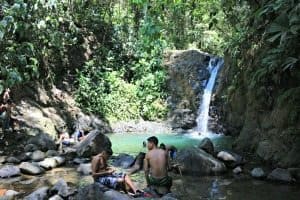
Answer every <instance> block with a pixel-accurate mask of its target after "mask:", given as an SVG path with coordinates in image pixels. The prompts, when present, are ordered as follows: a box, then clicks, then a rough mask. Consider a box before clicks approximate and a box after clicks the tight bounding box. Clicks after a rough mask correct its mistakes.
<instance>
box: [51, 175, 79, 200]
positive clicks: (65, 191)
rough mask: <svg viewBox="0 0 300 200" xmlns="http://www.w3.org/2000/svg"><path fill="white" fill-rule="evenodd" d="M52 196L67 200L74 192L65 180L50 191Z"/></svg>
mask: <svg viewBox="0 0 300 200" xmlns="http://www.w3.org/2000/svg"><path fill="white" fill-rule="evenodd" d="M50 192H51V194H52V195H53V194H57V195H59V196H61V197H63V198H67V197H69V196H71V195H73V194H74V192H75V191H74V190H72V189H70V188H69V187H68V184H67V183H66V182H65V181H64V180H63V179H59V180H58V181H57V182H56V183H55V185H54V186H53V187H52V188H51V189H50Z"/></svg>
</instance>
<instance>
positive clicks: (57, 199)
mask: <svg viewBox="0 0 300 200" xmlns="http://www.w3.org/2000/svg"><path fill="white" fill-rule="evenodd" d="M49 200H64V199H63V198H61V197H60V196H59V195H54V196H53V197H51V198H49Z"/></svg>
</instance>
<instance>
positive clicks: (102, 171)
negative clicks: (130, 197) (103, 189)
mask: <svg viewBox="0 0 300 200" xmlns="http://www.w3.org/2000/svg"><path fill="white" fill-rule="evenodd" d="M108 159H109V154H108V153H107V152H106V151H103V152H101V153H100V154H98V155H96V156H94V157H93V159H92V176H93V178H94V180H95V182H99V183H101V184H102V185H105V186H107V187H109V188H112V189H116V190H119V189H126V186H127V187H129V188H130V189H131V190H132V191H133V193H134V194H137V193H139V192H140V191H139V190H138V189H137V188H136V187H135V186H134V184H133V182H132V181H131V179H130V178H129V176H128V175H127V174H125V173H122V172H121V173H116V172H115V169H113V168H112V167H108V165H107V160H108ZM122 186H123V187H122ZM124 186H125V187H124ZM126 192H127V191H126Z"/></svg>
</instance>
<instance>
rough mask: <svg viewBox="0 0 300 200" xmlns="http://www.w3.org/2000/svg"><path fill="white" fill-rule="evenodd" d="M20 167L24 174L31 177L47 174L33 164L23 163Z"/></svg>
mask: <svg viewBox="0 0 300 200" xmlns="http://www.w3.org/2000/svg"><path fill="white" fill-rule="evenodd" d="M19 167H20V170H21V172H22V173H24V174H29V175H39V174H42V173H44V172H45V171H44V170H43V169H42V168H40V167H39V166H38V165H37V164H33V163H29V162H23V163H21V164H20V166H19Z"/></svg>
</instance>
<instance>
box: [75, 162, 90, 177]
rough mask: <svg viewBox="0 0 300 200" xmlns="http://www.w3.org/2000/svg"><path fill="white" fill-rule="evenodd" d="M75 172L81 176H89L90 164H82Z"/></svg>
mask: <svg viewBox="0 0 300 200" xmlns="http://www.w3.org/2000/svg"><path fill="white" fill-rule="evenodd" d="M77 172H79V173H81V174H82V175H86V176H87V175H90V174H91V173H92V168H91V163H82V164H80V165H79V167H78V168H77Z"/></svg>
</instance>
